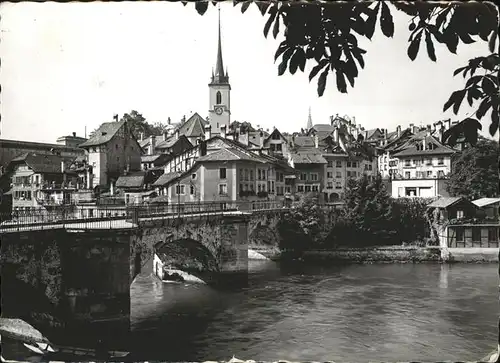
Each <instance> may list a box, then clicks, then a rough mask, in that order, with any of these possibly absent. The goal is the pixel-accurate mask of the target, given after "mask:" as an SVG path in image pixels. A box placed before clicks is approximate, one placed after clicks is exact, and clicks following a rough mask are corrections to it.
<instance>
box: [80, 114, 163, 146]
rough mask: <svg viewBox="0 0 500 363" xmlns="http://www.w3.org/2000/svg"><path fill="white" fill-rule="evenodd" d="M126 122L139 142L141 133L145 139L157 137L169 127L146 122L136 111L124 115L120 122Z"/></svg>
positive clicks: (158, 123) (93, 132)
mask: <svg viewBox="0 0 500 363" xmlns="http://www.w3.org/2000/svg"><path fill="white" fill-rule="evenodd" d="M124 120H125V121H127V124H128V125H129V127H130V130H131V132H132V133H133V134H134V136H135V138H136V139H137V140H139V139H140V137H141V133H143V136H144V138H147V137H149V136H151V135H155V136H157V135H162V134H163V133H164V132H166V131H167V125H165V124H163V123H161V122H155V123H153V124H150V123H148V122H147V121H146V119H145V118H144V116H143V115H142V114H140V113H139V112H137V111H135V110H132V111H130V113H125V114H123V116H122V118H121V119H120V121H124ZM96 131H97V129H95V130H94V131H92V132H91V133H90V135H89V137H90V138H92V137H93V136H94V135H95V132H96Z"/></svg>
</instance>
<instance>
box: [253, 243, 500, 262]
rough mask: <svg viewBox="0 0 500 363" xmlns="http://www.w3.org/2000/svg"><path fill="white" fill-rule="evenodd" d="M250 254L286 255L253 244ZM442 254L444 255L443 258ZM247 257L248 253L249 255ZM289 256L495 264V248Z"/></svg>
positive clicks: (311, 252) (389, 248) (274, 257)
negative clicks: (444, 251) (443, 251)
mask: <svg viewBox="0 0 500 363" xmlns="http://www.w3.org/2000/svg"><path fill="white" fill-rule="evenodd" d="M251 250H252V254H253V253H258V254H259V255H263V256H265V257H266V258H268V259H270V260H287V259H289V257H288V256H289V254H287V253H286V252H283V251H280V250H279V249H278V248H277V247H270V246H254V247H251ZM443 256H444V257H443ZM249 259H253V258H251V255H250V254H249ZM292 259H299V260H301V261H304V262H337V263H346V264H364V263H365V264H369V263H497V262H498V249H497V248H490V249H484V248H483V249H478V248H474V249H473V248H466V249H453V250H446V253H442V251H441V248H439V247H417V246H379V247H365V248H337V249H332V250H309V251H304V252H303V253H301V254H300V257H297V255H296V254H293V257H292Z"/></svg>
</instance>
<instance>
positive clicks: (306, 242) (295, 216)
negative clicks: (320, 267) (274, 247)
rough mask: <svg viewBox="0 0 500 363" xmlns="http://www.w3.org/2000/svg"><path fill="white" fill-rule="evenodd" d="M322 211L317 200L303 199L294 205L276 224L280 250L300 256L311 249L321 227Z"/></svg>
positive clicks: (312, 198)
mask: <svg viewBox="0 0 500 363" xmlns="http://www.w3.org/2000/svg"><path fill="white" fill-rule="evenodd" d="M322 222H323V211H322V210H321V208H320V207H319V205H318V200H317V198H314V197H309V198H304V199H303V200H301V201H300V202H299V203H298V204H296V205H294V206H293V207H292V208H291V209H290V211H289V212H288V213H286V214H285V216H284V218H283V219H281V220H280V221H279V223H278V231H279V234H280V236H281V239H280V245H279V247H280V249H281V250H284V251H287V250H288V251H294V252H296V253H298V254H300V253H301V252H302V251H304V250H306V249H308V248H311V246H312V245H313V243H314V241H315V240H316V239H317V237H318V235H319V234H320V233H321V230H322V225H323V223H322Z"/></svg>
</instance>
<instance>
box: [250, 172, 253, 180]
mask: <svg viewBox="0 0 500 363" xmlns="http://www.w3.org/2000/svg"><path fill="white" fill-rule="evenodd" d="M250 180H253V170H250Z"/></svg>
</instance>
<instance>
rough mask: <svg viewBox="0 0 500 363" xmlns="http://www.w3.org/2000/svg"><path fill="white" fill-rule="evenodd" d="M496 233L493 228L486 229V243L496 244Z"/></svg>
mask: <svg viewBox="0 0 500 363" xmlns="http://www.w3.org/2000/svg"><path fill="white" fill-rule="evenodd" d="M497 237H498V233H497V229H496V228H495V227H490V228H488V242H497V241H498V238H497Z"/></svg>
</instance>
